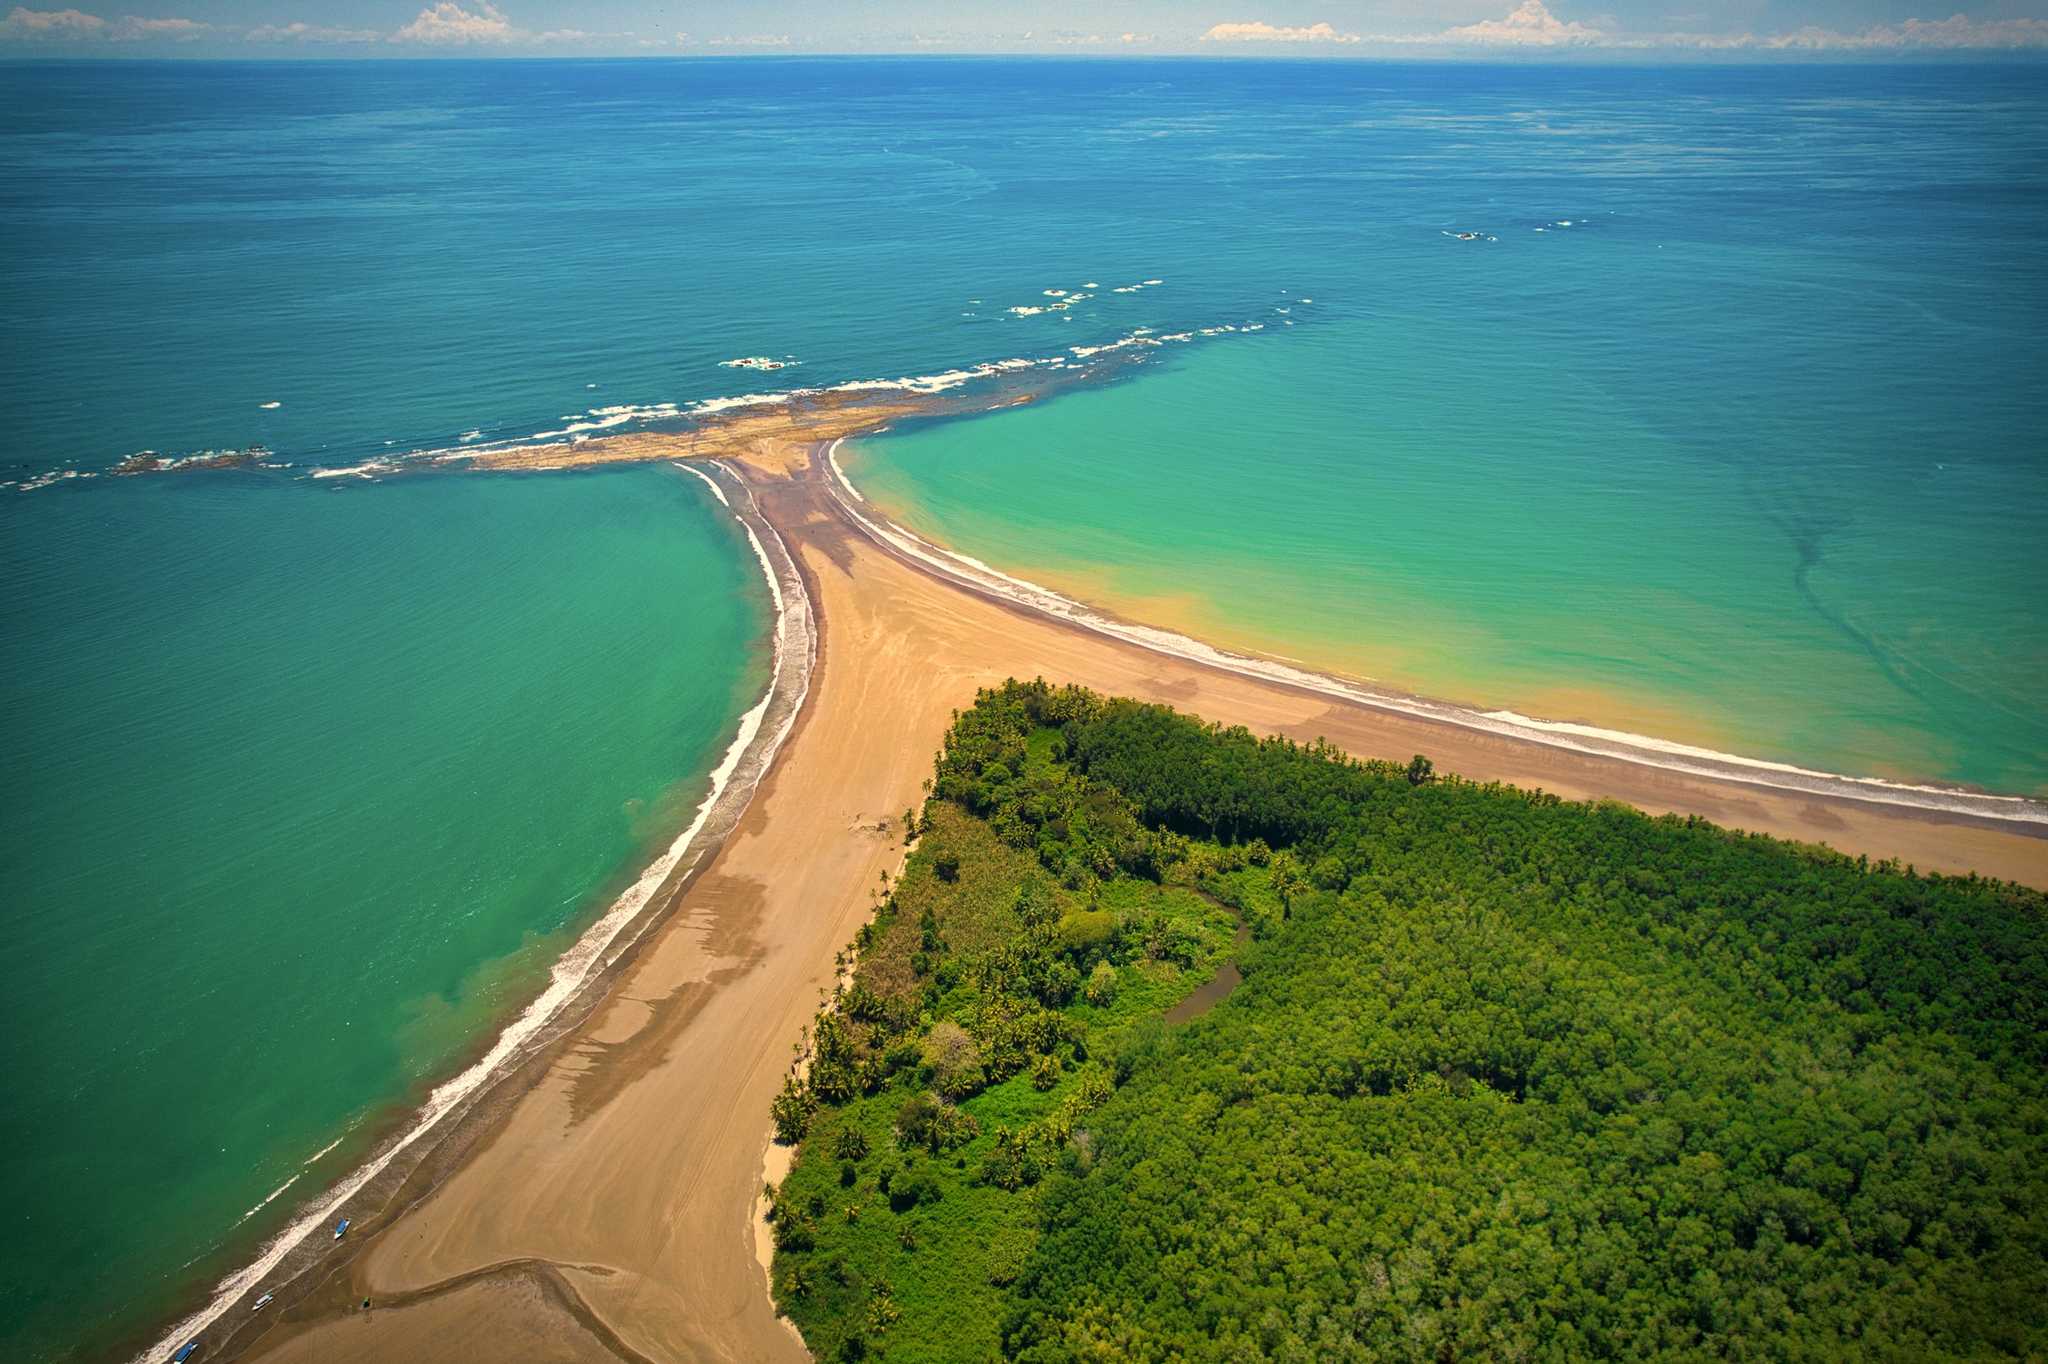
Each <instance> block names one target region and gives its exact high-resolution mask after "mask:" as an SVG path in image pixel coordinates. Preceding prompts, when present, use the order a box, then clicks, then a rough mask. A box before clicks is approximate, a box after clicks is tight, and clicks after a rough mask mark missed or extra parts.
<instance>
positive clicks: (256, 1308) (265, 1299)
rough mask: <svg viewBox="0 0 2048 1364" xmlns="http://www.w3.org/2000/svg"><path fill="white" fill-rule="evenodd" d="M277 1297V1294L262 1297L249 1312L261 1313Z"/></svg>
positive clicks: (266, 1294)
mask: <svg viewBox="0 0 2048 1364" xmlns="http://www.w3.org/2000/svg"><path fill="white" fill-rule="evenodd" d="M276 1296H277V1294H275V1293H265V1294H264V1295H263V1296H262V1297H260V1298H258V1299H256V1305H255V1306H254V1307H251V1308H250V1309H249V1310H250V1311H251V1312H261V1311H262V1310H263V1309H264V1308H266V1307H268V1306H270V1300H271V1299H272V1298H274V1297H276Z"/></svg>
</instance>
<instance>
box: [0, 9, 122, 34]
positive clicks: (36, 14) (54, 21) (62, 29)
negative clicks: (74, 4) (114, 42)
mask: <svg viewBox="0 0 2048 1364" xmlns="http://www.w3.org/2000/svg"><path fill="white" fill-rule="evenodd" d="M106 29H107V21H106V20H104V19H102V18H100V17H99V16H98V15H97V14H87V13H85V11H83V10H75V9H27V8H24V7H23V6H20V5H16V6H15V7H14V9H13V11H12V12H11V13H9V14H8V16H7V17H6V18H5V19H0V38H6V39H8V40H10V41H17V42H19V41H24V40H25V41H29V42H37V41H42V42H75V41H77V40H78V39H80V38H98V37H100V36H102V35H103V34H104V33H105V32H106Z"/></svg>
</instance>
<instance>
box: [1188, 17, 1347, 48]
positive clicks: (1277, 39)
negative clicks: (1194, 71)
mask: <svg viewBox="0 0 2048 1364" xmlns="http://www.w3.org/2000/svg"><path fill="white" fill-rule="evenodd" d="M1202 41H1203V42H1205V43H1355V42H1357V41H1358V35H1357V34H1356V33H1339V32H1338V31H1337V30H1336V29H1334V28H1331V27H1330V26H1329V25H1328V24H1310V25H1309V26H1308V27H1306V28H1280V27H1275V26H1274V25H1272V24H1269V23H1266V22H1264V21H1263V20H1260V21H1255V22H1252V23H1242V24H1217V25H1215V26H1213V27H1212V28H1210V30H1209V31H1208V32H1207V33H1204V34H1203V35H1202Z"/></svg>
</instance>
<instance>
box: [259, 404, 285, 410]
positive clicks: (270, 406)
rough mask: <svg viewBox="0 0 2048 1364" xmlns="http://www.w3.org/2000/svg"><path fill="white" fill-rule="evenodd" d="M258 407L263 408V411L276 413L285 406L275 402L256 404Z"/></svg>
mask: <svg viewBox="0 0 2048 1364" xmlns="http://www.w3.org/2000/svg"><path fill="white" fill-rule="evenodd" d="M256 405H257V406H258V407H260V408H262V409H263V410H264V411H265V412H274V411H276V410H277V409H278V408H280V407H283V406H284V404H283V403H275V402H273V403H258V404H256Z"/></svg>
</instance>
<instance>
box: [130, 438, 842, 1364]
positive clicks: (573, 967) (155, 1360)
mask: <svg viewBox="0 0 2048 1364" xmlns="http://www.w3.org/2000/svg"><path fill="white" fill-rule="evenodd" d="M681 467H683V468H685V469H688V468H689V466H688V465H682V466H681ZM689 472H690V473H692V474H694V475H696V476H697V477H698V478H702V479H704V480H705V481H706V482H708V483H712V489H713V491H714V492H716V493H717V494H718V498H719V501H720V502H725V501H726V498H725V493H724V491H723V490H722V489H720V488H718V486H717V484H716V483H715V482H714V481H713V480H711V479H710V477H709V476H708V475H706V474H704V473H703V472H702V471H700V470H696V469H689ZM727 505H728V506H730V503H727ZM740 524H741V526H742V527H743V528H744V529H745V530H746V532H747V542H748V543H749V544H750V545H752V546H753V550H754V556H755V558H756V559H758V560H759V561H760V564H761V570H762V572H763V573H764V574H765V575H766V577H767V579H768V593H769V596H770V597H771V598H772V599H773V602H774V606H775V641H774V661H773V666H772V669H771V671H770V674H769V681H768V688H767V690H766V691H765V692H764V693H763V694H762V696H761V699H760V701H758V702H757V703H755V705H754V707H753V709H751V710H749V711H748V712H747V713H746V714H745V715H743V716H741V717H740V722H739V730H738V732H737V733H736V734H734V735H733V739H732V743H731V744H729V745H728V746H727V747H726V750H725V755H724V757H723V758H721V759H720V761H719V764H718V766H717V768H715V769H714V770H713V771H712V773H711V788H710V790H709V791H707V792H706V793H705V795H704V799H703V801H702V803H700V804H699V805H698V806H697V813H696V817H695V818H693V819H692V820H691V821H690V827H689V828H687V829H685V830H683V832H682V833H681V834H679V835H678V836H677V837H676V839H675V841H674V842H673V843H671V844H669V846H668V849H667V850H666V851H665V852H663V853H662V854H661V856H660V857H657V858H656V859H655V860H654V862H653V863H652V864H651V865H649V866H648V868H647V869H646V870H645V871H644V872H642V873H641V875H640V879H639V880H637V881H635V882H634V883H633V885H632V886H631V887H630V888H629V889H628V890H627V891H626V892H625V893H624V894H623V895H621V896H620V897H619V898H618V899H617V900H615V901H613V902H612V905H611V907H610V908H609V909H607V910H606V911H605V913H604V915H603V917H601V918H600V919H598V921H597V922H596V923H594V924H592V925H591V926H590V927H589V928H587V929H585V930H584V932H583V935H582V936H581V937H580V938H578V939H577V940H576V942H575V944H574V945H573V946H571V947H570V948H569V950H568V951H567V952H564V953H563V954H562V956H561V958H560V959H559V960H557V961H556V962H555V965H554V969H553V970H552V971H551V972H550V973H549V976H548V984H547V987H546V988H545V989H543V990H542V991H541V993H540V996H539V997H538V998H536V999H535V1000H534V1001H533V1002H532V1003H531V1004H529V1005H527V1006H526V1009H525V1010H524V1012H522V1013H521V1014H520V1015H519V1017H518V1018H517V1019H515V1020H513V1021H512V1022H511V1023H510V1024H508V1025H507V1026H506V1028H505V1030H504V1031H503V1032H501V1033H499V1034H498V1037H497V1040H496V1041H495V1042H493V1043H492V1045H491V1049H490V1050H489V1051H488V1052H486V1053H485V1054H484V1056H483V1059H482V1060H480V1061H478V1062H476V1064H474V1065H472V1066H470V1067H469V1068H468V1069H467V1070H465V1071H463V1072H462V1073H461V1074H459V1075H457V1076H456V1077H455V1078H453V1079H451V1080H448V1081H446V1082H444V1083H443V1084H441V1085H439V1086H437V1087H436V1088H435V1089H434V1091H433V1092H432V1093H431V1094H429V1095H428V1096H427V1102H426V1104H425V1106H424V1107H423V1108H422V1109H421V1111H420V1116H419V1118H418V1120H417V1121H416V1122H415V1123H414V1124H413V1125H412V1126H411V1127H410V1128H408V1129H407V1130H406V1131H405V1132H404V1133H402V1134H401V1135H400V1136H399V1137H397V1138H396V1139H395V1140H393V1141H392V1142H390V1143H389V1144H388V1145H386V1146H385V1147H384V1148H383V1149H382V1150H381V1151H379V1152H378V1153H377V1154H375V1155H374V1156H372V1157H371V1158H370V1159H369V1160H368V1161H366V1162H364V1163H363V1164H362V1165H361V1166H360V1167H358V1168H357V1169H356V1170H355V1171H354V1172H353V1173H351V1174H350V1175H349V1176H348V1177H347V1178H346V1179H344V1180H342V1181H341V1183H339V1184H338V1185H336V1186H335V1187H334V1188H333V1189H332V1190H330V1191H329V1192H328V1194H327V1195H326V1196H325V1197H323V1198H321V1199H319V1200H317V1202H316V1204H315V1205H313V1206H312V1207H311V1209H310V1210H309V1211H307V1212H305V1213H303V1214H302V1215H301V1216H300V1217H299V1218H298V1220H297V1221H295V1222H293V1223H292V1225H291V1226H290V1227H288V1228H286V1229H285V1230H284V1231H283V1232H281V1233H279V1234H278V1235H277V1236H275V1237H273V1238H272V1239H271V1241H270V1243H269V1244H268V1245H266V1246H265V1247H264V1248H263V1250H262V1252H261V1253H260V1254H259V1255H258V1256H257V1257H256V1259H255V1260H254V1261H252V1262H251V1263H250V1264H249V1265H248V1266H246V1267H245V1268H243V1269H241V1270H239V1271H237V1272H236V1273H234V1274H231V1275H229V1276H228V1277H227V1278H226V1279H224V1280H223V1281H222V1282H221V1284H220V1286H219V1287H218V1288H217V1289H216V1290H215V1292H214V1296H213V1300H212V1301H211V1302H209V1303H208V1304H207V1305H206V1306H205V1307H204V1308H202V1309H200V1310H199V1311H197V1312H195V1313H193V1314H192V1315H191V1316H189V1317H187V1318H185V1319H184V1320H183V1321H180V1322H179V1323H178V1324H177V1325H176V1326H174V1327H173V1328H172V1329H171V1330H170V1332H169V1333H168V1334H166V1335H165V1336H164V1338H163V1339H161V1340H159V1341H158V1342H157V1343H156V1344H155V1345H154V1346H152V1347H151V1348H150V1349H148V1350H146V1351H144V1352H143V1353H142V1355H140V1356H138V1360H139V1361H146V1362H147V1364H164V1361H168V1360H169V1359H170V1357H171V1355H172V1354H173V1353H175V1352H176V1350H177V1349H178V1347H179V1346H180V1345H182V1344H183V1343H184V1342H186V1341H188V1340H191V1339H192V1338H193V1337H194V1336H196V1335H198V1334H199V1333H200V1332H201V1331H203V1330H205V1329H206V1328H207V1327H208V1326H210V1325H212V1324H213V1323H214V1322H215V1321H217V1320H219V1319H220V1317H221V1315H222V1314H223V1313H225V1312H226V1311H227V1309H228V1308H229V1307H230V1306H232V1305H233V1304H234V1303H235V1302H236V1300H237V1299H239V1298H241V1297H242V1295H243V1294H245V1293H247V1292H248V1291H249V1290H250V1289H251V1288H253V1287H254V1286H255V1285H256V1284H257V1283H259V1282H261V1281H262V1279H263V1277H264V1276H265V1275H266V1274H268V1273H270V1271H271V1270H273V1269H275V1268H276V1267H277V1266H278V1265H279V1264H280V1263H282V1262H283V1260H284V1257H285V1256H286V1255H287V1254H289V1253H290V1252H291V1250H292V1249H293V1248H294V1247H295V1246H297V1245H298V1244H299V1243H300V1242H302V1241H304V1240H305V1239H306V1237H308V1236H310V1235H312V1234H313V1233H314V1232H315V1231H316V1230H319V1229H321V1228H324V1227H325V1226H326V1225H327V1222H328V1219H329V1218H330V1217H331V1216H333V1215H334V1213H335V1212H336V1211H337V1210H339V1209H340V1208H341V1207H342V1206H343V1205H344V1204H346V1203H347V1202H348V1200H349V1199H351V1198H353V1197H355V1196H356V1195H357V1194H358V1193H360V1192H362V1190H363V1188H364V1187H365V1186H366V1185H368V1184H369V1182H370V1181H371V1180H373V1179H375V1178H376V1177H377V1176H378V1175H379V1174H381V1173H382V1172H383V1171H384V1169H385V1168H386V1167H388V1166H389V1165H390V1164H391V1162H392V1161H393V1160H395V1159H397V1158H398V1156H399V1155H401V1154H402V1153H403V1152H405V1151H406V1150H408V1149H409V1148H410V1147H412V1146H413V1145H414V1144H415V1143H416V1142H418V1141H419V1140H420V1138H422V1137H424V1136H426V1135H427V1134H428V1133H429V1132H431V1131H433V1130H434V1128H435V1127H436V1126H437V1125H439V1124H440V1122H441V1121H442V1120H443V1119H444V1118H446V1117H447V1116H448V1115H449V1114H451V1113H455V1112H458V1111H459V1110H460V1109H461V1108H462V1107H463V1106H464V1104H465V1102H466V1101H467V1100H468V1099H470V1098H471V1097H472V1096H474V1095H475V1094H476V1093H477V1092H478V1091H479V1090H481V1089H482V1088H483V1087H484V1085H485V1084H486V1083H487V1082H488V1081H490V1080H491V1079H492V1078H493V1077H494V1076H496V1075H497V1074H498V1073H499V1072H500V1070H501V1069H502V1068H503V1067H504V1066H505V1063H506V1062H508V1061H510V1060H512V1059H513V1058H514V1057H516V1056H517V1055H518V1054H519V1052H520V1049H521V1048H522V1047H524V1046H525V1045H526V1044H527V1043H528V1042H530V1041H531V1040H532V1039H533V1038H535V1037H536V1036H538V1035H539V1034H540V1033H541V1031H542V1030H543V1029H544V1028H546V1027H547V1025H548V1024H549V1023H551V1022H553V1021H554V1019H555V1018H556V1016H557V1015H558V1014H560V1012H561V1010H562V1008H563V1007H564V1006H565V1005H567V1004H568V1003H569V1001H570V1000H572V999H574V998H575V997H576V994H577V993H578V991H580V990H581V989H582V988H583V985H584V984H585V982H587V981H588V980H589V979H590V978H591V976H592V975H593V974H594V973H596V972H597V971H599V970H601V969H603V967H604V966H605V965H607V964H608V962H609V961H610V960H612V959H613V958H612V957H609V956H608V955H607V954H608V953H609V951H610V949H611V947H612V945H613V943H614V942H615V941H616V940H617V939H618V937H619V935H620V933H621V932H622V931H624V929H625V928H626V927H627V926H628V925H629V924H631V923H633V922H634V920H636V919H638V918H639V917H640V915H641V913H642V912H643V911H644V910H645V909H646V907H647V905H648V903H649V902H650V901H651V900H652V899H653V898H654V895H655V892H657V891H658V890H660V889H661V887H662V886H663V885H664V884H665V883H666V882H667V881H668V879H669V877H670V875H671V874H673V873H674V872H675V870H676V869H677V868H678V867H680V866H681V865H682V864H683V859H684V858H685V857H688V856H690V855H691V854H692V853H693V852H694V853H695V854H696V856H697V858H699V859H701V857H702V856H703V852H704V850H703V849H701V848H697V847H696V846H695V844H696V842H697V836H698V834H700V833H701V832H702V831H703V829H704V824H705V821H706V820H708V819H709V818H710V817H711V811H712V808H713V806H714V805H716V804H717V802H718V798H719V797H720V796H721V795H723V794H724V793H725V788H726V786H727V785H728V784H729V783H730V782H731V781H732V777H733V774H734V773H735V772H736V771H738V769H739V765H740V762H741V760H742V759H743V758H744V757H745V756H746V754H747V751H748V749H749V748H750V747H752V746H753V744H754V742H755V739H756V738H757V736H758V735H759V734H760V731H761V726H762V723H763V721H764V720H765V719H766V718H767V714H768V708H769V706H770V704H771V703H772V702H773V701H774V699H775V695H776V688H777V685H778V684H779V682H780V681H781V678H782V672H783V667H784V665H785V659H786V654H787V652H788V649H787V645H788V636H789V613H788V609H787V604H786V603H785V601H784V598H783V591H782V583H781V581H780V577H779V575H778V574H777V573H776V572H775V569H774V566H773V565H772V564H771V563H770V562H769V559H768V555H767V553H766V551H765V550H764V549H763V548H762V546H761V541H760V539H759V538H758V537H757V536H756V535H755V534H754V530H753V527H752V526H750V525H748V524H747V522H746V521H745V520H744V519H742V520H741V522H740ZM770 533H771V534H773V533H774V532H773V528H772V527H771V528H770ZM779 538H780V537H778V541H779ZM782 550H783V553H784V555H785V557H787V556H788V548H787V546H782ZM806 606H808V603H806ZM813 644H814V645H815V640H813ZM808 693H809V678H808V675H807V676H806V678H805V682H804V688H803V690H802V691H800V692H798V694H797V698H796V701H795V703H794V704H792V705H791V706H790V707H789V708H788V712H787V714H785V715H784V716H783V717H782V721H781V723H780V724H779V725H778V726H777V728H776V730H775V732H774V733H773V734H772V735H770V736H769V738H768V740H767V742H766V745H765V746H764V747H763V748H762V749H761V754H762V761H761V770H762V771H763V772H765V771H767V770H768V768H769V766H770V765H772V764H773V762H774V759H775V755H776V754H777V753H778V752H779V751H780V750H781V748H782V745H783V743H784V741H785V740H787V739H788V737H789V733H790V730H791V728H792V727H793V726H794V725H795V723H796V717H797V716H798V714H800V713H801V712H802V709H803V699H804V697H805V696H806V695H808ZM695 865H696V863H695V861H692V863H691V866H692V867H693V868H694V866H695ZM326 1149H327V1150H332V1149H333V1147H332V1146H329V1147H328V1148H326ZM320 1154H322V1155H324V1154H326V1151H322V1152H321V1153H320ZM316 1158H317V1157H316ZM309 1163H310V1162H309ZM275 1196H276V1195H275V1194H273V1195H272V1197H275Z"/></svg>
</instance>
